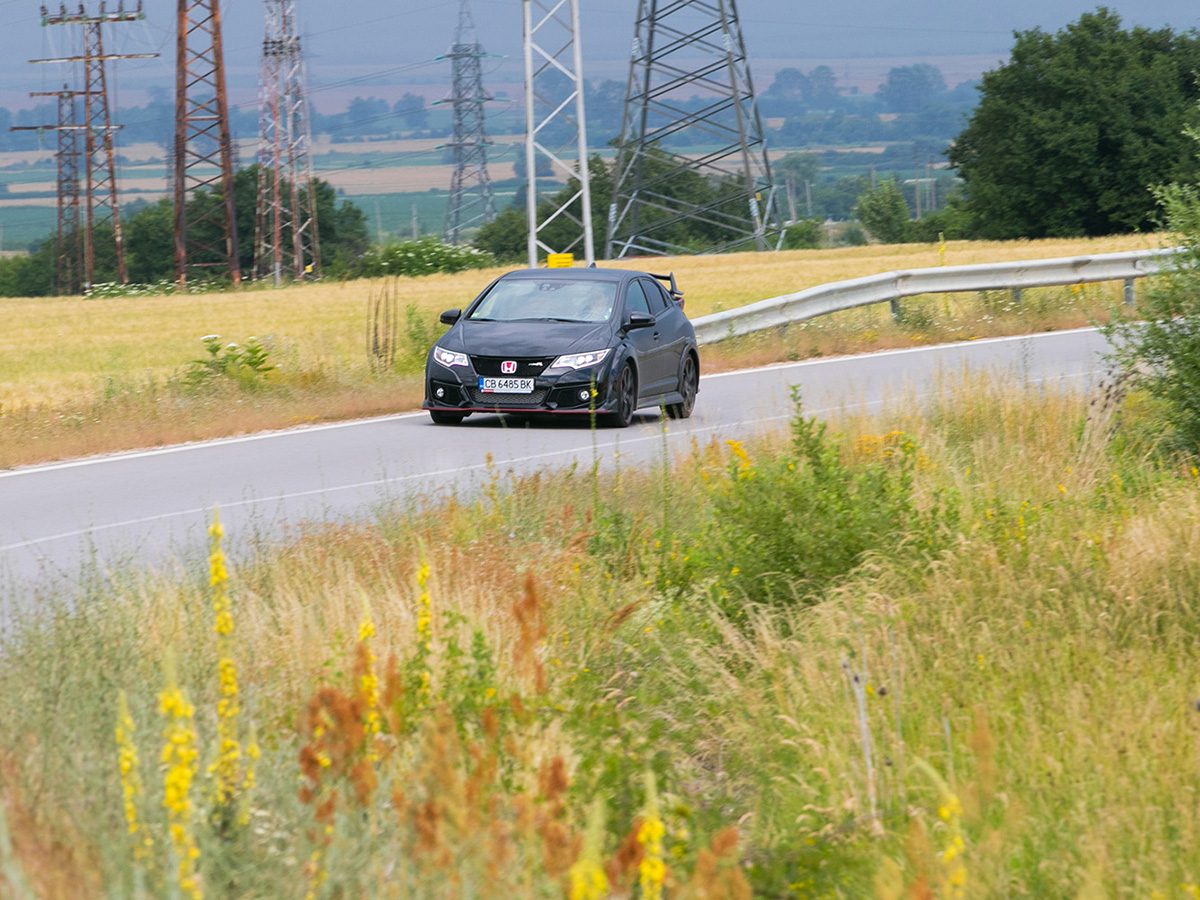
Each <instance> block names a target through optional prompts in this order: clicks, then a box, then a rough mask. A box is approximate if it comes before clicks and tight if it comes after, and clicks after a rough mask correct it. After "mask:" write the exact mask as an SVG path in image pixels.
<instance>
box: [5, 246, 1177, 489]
mask: <svg viewBox="0 0 1200 900" xmlns="http://www.w3.org/2000/svg"><path fill="white" fill-rule="evenodd" d="M1153 245H1154V241H1153V239H1152V238H1148V237H1144V236H1130V237H1124V238H1110V239H1104V240H1094V241H1035V242H1010V243H970V242H952V243H950V244H948V245H947V246H946V251H945V253H944V255H939V253H938V252H937V248H935V247H930V246H926V245H899V246H890V247H878V246H876V247H861V248H846V249H842V250H824V251H792V252H787V253H780V254H742V255H739V256H737V257H705V258H677V259H672V260H664V261H661V263H655V264H654V265H655V266H658V265H661V266H662V267H663V268H666V269H670V270H673V271H675V272H676V274H677V276H678V278H679V280H680V283H681V285H683V286H684V287H685V289H686V290H687V295H688V299H687V302H688V307H687V308H688V312H689V314H691V315H693V316H699V315H704V314H706V313H709V312H713V311H715V310H718V309H730V308H735V307H738V306H742V305H745V304H746V303H750V302H753V301H755V300H759V299H762V298H764V297H769V296H775V295H778V294H780V293H785V292H789V291H794V290H797V289H799V288H802V287H807V286H810V285H814V284H821V283H825V282H828V281H836V280H842V279H847V278H853V277H858V276H861V275H866V274H872V273H877V272H882V271H888V270H892V269H897V268H915V267H920V266H932V265H937V264H938V263H939V262H940V261H942V260H943V259H944V261H945V262H946V264H948V265H957V264H967V263H975V262H982V261H986V260H1004V259H1031V258H1039V257H1053V256H1062V255H1072V254H1084V253H1103V252H1115V251H1118V250H1127V249H1138V248H1143V247H1147V246H1153ZM617 265H622V266H630V267H633V266H639V265H645V263H644V262H630V263H620V264H617ZM499 271H500V270H497V271H485V272H478V271H477V272H467V273H462V274H459V275H439V276H429V277H425V278H417V279H402V280H400V281H398V282H394V283H390V284H389V285H388V286H387V287H388V289H389V290H391V291H392V292H393V293H394V294H395V297H396V303H397V307H398V309H399V310H400V313H401V322H400V353H399V358H398V360H397V365H396V367H395V369H394V370H393V371H391V372H389V373H386V374H377V373H373V372H372V371H371V369H370V367H369V366H368V361H367V355H366V349H365V333H366V328H367V324H368V313H367V301H368V298H369V297H370V296H371V295H373V294H377V293H379V292H380V291H382V290H383V289H384V283H383V282H379V281H376V282H371V281H358V282H348V283H344V284H320V285H305V286H299V287H293V288H288V289H286V290H282V291H276V290H248V291H243V292H241V293H237V294H210V295H199V296H188V297H153V296H152V297H126V298H120V299H95V300H81V299H78V298H58V299H49V300H45V299H41V300H20V299H17V300H12V299H0V314H2V315H3V316H4V319H5V322H6V328H5V330H4V332H3V333H2V334H0V467H11V466H14V465H22V464H29V463H35V462H41V461H46V460H53V459H62V458H67V457H72V456H79V455H86V454H90V453H102V452H109V451H114V450H121V449H129V448H134V447H146V446H155V445H158V444H169V443H176V442H180V441H186V440H194V439H202V438H210V437H219V436H225V435H230V434H236V433H241V432H245V431H254V430H261V429H273V428H286V427H289V426H292V425H295V424H301V423H305V422H311V421H328V420H336V419H345V418H352V417H356V416H362V415H369V414H375V413H386V412H394V411H400V410H405V409H412V408H414V407H415V406H416V405H418V404H419V400H420V393H421V386H420V378H419V371H420V367H421V365H422V362H423V358H424V352H425V349H426V348H427V346H428V343H429V342H430V341H431V340H432V339H433V337H434V336H435V335H436V327H437V326H436V314H437V313H438V312H439V311H440V310H442V309H445V308H449V307H453V306H462V305H463V304H464V303H466V302H468V301H469V299H470V298H471V297H472V296H473V295H474V294H475V292H477V291H478V290H479V288H480V287H481V286H482V285H484V284H486V283H487V282H488V280H490V278H492V277H494V276H495V275H497V274H499ZM1115 297H1116V294H1115V292H1114V291H1113V290H1112V289H1111V288H1110V287H1103V286H1101V287H1096V288H1088V289H1086V290H1077V291H1070V290H1067V289H1061V290H1053V291H1051V290H1046V291H1029V292H1026V294H1025V297H1024V303H1023V304H1022V305H1020V306H1016V305H1015V304H1013V303H1012V302H1011V298H1009V297H1008V295H995V296H992V295H978V296H976V295H971V296H964V297H954V298H933V299H927V300H921V299H915V300H912V301H909V302H907V303H906V304H905V318H904V320H903V321H901V322H899V323H896V322H893V321H892V320H891V318H890V316H888V314H887V312H886V310H884V309H883V308H879V309H866V310H860V311H854V312H851V313H845V314H840V315H837V316H833V317H827V318H826V319H823V320H820V321H818V322H813V323H809V324H807V325H805V326H802V327H794V328H792V329H790V330H789V331H788V333H786V334H783V335H780V334H770V335H760V336H752V337H747V338H744V339H741V340H739V341H733V342H727V343H724V344H721V345H719V346H717V347H714V348H711V349H710V350H709V351H708V352H707V353H706V356H705V361H704V367H705V369H706V370H707V371H717V370H720V369H727V368H735V367H741V366H746V365H753V364H758V363H765V362H775V361H780V360H787V359H801V358H807V357H811V356H817V355H830V354H836V353H851V352H862V351H866V350H873V349H886V348H889V347H898V346H911V345H913V344H917V343H933V342H939V341H944V340H965V339H971V338H975V337H986V336H992V335H998V334H1013V333H1022V332H1029V331H1038V330H1046V329H1055V328H1064V327H1074V326H1076V325H1080V324H1085V323H1086V322H1087V321H1089V320H1090V319H1094V318H1096V317H1100V316H1103V314H1104V312H1105V310H1106V309H1107V308H1108V306H1109V305H1110V303H1112V302H1113V300H1114V298H1115ZM208 334H219V335H222V337H223V340H225V341H233V342H242V343H244V342H245V341H246V340H247V339H248V338H250V337H252V336H256V337H258V338H259V339H260V340H261V341H262V343H263V345H264V346H265V347H266V348H267V350H268V351H269V354H270V361H271V363H272V364H273V365H274V366H275V369H274V371H272V372H271V373H269V375H268V376H267V377H265V378H263V379H261V380H259V381H256V382H255V384H254V385H253V390H246V389H244V388H245V385H241V386H240V387H239V386H234V385H220V384H209V385H206V386H205V389H204V390H195V389H194V387H195V386H194V385H192V386H188V385H186V384H184V381H185V376H186V374H187V369H188V364H189V361H191V360H195V359H197V358H200V357H202V356H203V355H204V348H203V346H202V344H201V342H200V340H199V339H200V338H201V337H202V336H204V335H208Z"/></svg>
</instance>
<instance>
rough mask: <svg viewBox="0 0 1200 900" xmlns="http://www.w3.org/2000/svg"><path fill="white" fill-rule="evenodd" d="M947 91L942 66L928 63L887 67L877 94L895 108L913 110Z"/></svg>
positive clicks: (898, 110) (896, 109)
mask: <svg viewBox="0 0 1200 900" xmlns="http://www.w3.org/2000/svg"><path fill="white" fill-rule="evenodd" d="M945 91H946V81H945V79H944V78H942V70H941V69H939V68H938V67H937V66H932V65H930V64H929V63H917V64H916V65H912V66H896V67H894V68H892V69H890V70H888V74H887V81H886V82H884V83H883V84H882V85H881V86H880V88H879V91H878V92H877V93H876V96H877V97H878V98H879V99H880V100H881V101H883V104H884V106H886V107H887V108H888V109H889V110H891V111H892V112H898V113H914V112H917V111H918V110H920V109H923V108H924V107H926V106H928V105H929V104H930V103H932V102H933V101H934V100H936V99H937V97H938V95H939V94H943V93H945Z"/></svg>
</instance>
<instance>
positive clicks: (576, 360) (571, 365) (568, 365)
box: [550, 349, 609, 369]
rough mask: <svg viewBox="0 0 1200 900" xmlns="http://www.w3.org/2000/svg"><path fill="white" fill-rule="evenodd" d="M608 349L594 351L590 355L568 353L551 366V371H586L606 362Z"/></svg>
mask: <svg viewBox="0 0 1200 900" xmlns="http://www.w3.org/2000/svg"><path fill="white" fill-rule="evenodd" d="M608 353H609V351H608V349H604V350H592V351H591V352H589V353H568V354H566V355H565V356H560V357H559V358H558V359H556V360H555V361H554V362H552V363H551V364H550V368H551V369H586V368H588V367H589V366H596V365H599V364H600V363H602V362H604V358H605V357H606V356H608Z"/></svg>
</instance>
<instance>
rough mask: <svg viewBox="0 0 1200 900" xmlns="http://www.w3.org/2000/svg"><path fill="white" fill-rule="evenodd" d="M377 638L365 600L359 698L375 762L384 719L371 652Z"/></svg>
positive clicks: (369, 752) (360, 638)
mask: <svg viewBox="0 0 1200 900" xmlns="http://www.w3.org/2000/svg"><path fill="white" fill-rule="evenodd" d="M374 636H375V623H374V622H372V621H371V608H370V607H369V606H368V605H367V601H366V598H365V597H364V598H363V613H362V621H361V622H360V623H359V626H358V644H359V660H360V663H359V665H360V666H361V670H362V671H361V674H360V675H359V685H358V691H359V697H360V698H361V699H362V703H363V710H364V712H363V725H364V727H365V728H366V732H367V747H368V749H367V759H368V760H370V761H371V762H375V761H376V760H378V759H379V753H378V751H377V749H376V741H377V739H378V737H379V732H380V730H381V728H382V721H383V720H382V718H381V716H380V715H379V676H377V675H376V674H375V654H374V653H373V652H372V650H371V638H372V637H374Z"/></svg>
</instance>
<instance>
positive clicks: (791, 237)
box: [783, 219, 821, 250]
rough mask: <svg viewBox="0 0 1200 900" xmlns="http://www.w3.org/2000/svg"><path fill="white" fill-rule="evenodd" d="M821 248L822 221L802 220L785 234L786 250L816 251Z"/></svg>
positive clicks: (784, 243)
mask: <svg viewBox="0 0 1200 900" xmlns="http://www.w3.org/2000/svg"><path fill="white" fill-rule="evenodd" d="M820 246H821V220H820V219H801V220H800V221H799V222H793V223H792V224H791V225H789V226H787V228H786V229H784V232H783V249H784V250H815V249H816V248H818V247H820Z"/></svg>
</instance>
